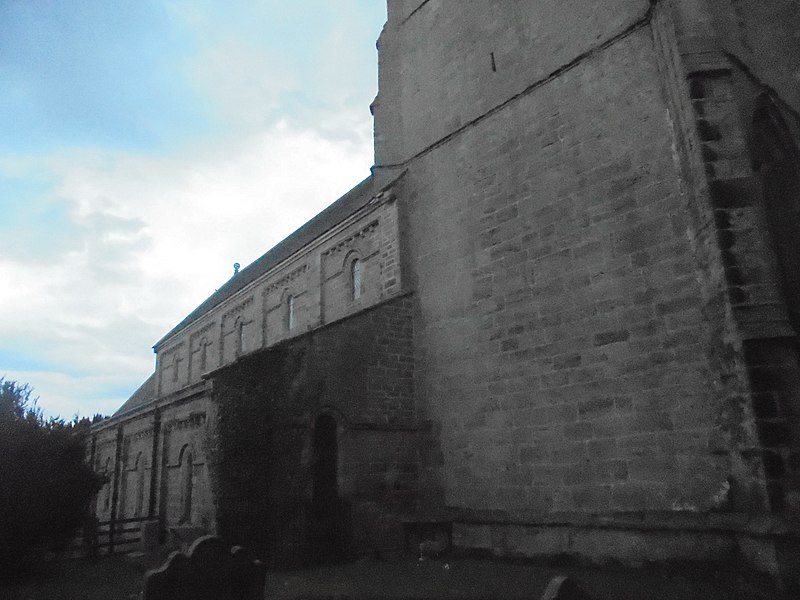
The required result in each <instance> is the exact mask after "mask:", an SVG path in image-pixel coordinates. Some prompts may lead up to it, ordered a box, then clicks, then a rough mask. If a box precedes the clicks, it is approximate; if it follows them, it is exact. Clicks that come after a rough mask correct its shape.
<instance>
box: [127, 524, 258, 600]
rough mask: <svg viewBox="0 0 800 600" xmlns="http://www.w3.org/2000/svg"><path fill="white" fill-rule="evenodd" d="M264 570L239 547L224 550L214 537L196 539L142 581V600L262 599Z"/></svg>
mask: <svg viewBox="0 0 800 600" xmlns="http://www.w3.org/2000/svg"><path fill="white" fill-rule="evenodd" d="M265 576H266V568H265V566H264V565H263V564H262V563H261V561H258V560H253V558H252V557H251V556H250V555H249V553H248V552H247V551H246V550H245V549H244V548H242V547H241V546H234V547H233V548H232V549H231V550H230V551H227V550H226V548H225V546H224V545H223V543H222V540H221V539H220V538H218V537H215V536H211V535H207V536H203V537H201V538H199V539H197V540H196V541H195V542H194V543H193V544H192V546H191V547H190V548H189V552H188V555H185V554H183V553H182V552H173V553H172V554H170V556H169V558H168V559H167V562H166V563H165V564H164V565H163V566H162V567H161V568H159V569H155V570H152V571H148V572H147V573H146V574H145V578H144V589H143V592H142V599H143V600H262V599H263V597H264V582H265Z"/></svg>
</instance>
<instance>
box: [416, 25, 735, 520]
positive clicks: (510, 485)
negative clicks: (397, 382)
mask: <svg viewBox="0 0 800 600" xmlns="http://www.w3.org/2000/svg"><path fill="white" fill-rule="evenodd" d="M409 23H410V21H409ZM673 139H674V138H673V132H672V129H671V123H670V121H669V119H668V112H667V106H666V104H665V99H664V97H663V91H662V81H661V77H660V74H659V71H658V66H657V63H656V57H655V50H654V47H653V38H652V33H651V31H650V30H649V28H641V29H638V30H635V31H633V32H631V33H630V34H629V35H627V36H625V37H623V38H620V39H618V40H617V41H616V42H615V43H613V44H611V45H609V46H608V47H604V48H602V49H601V50H598V51H597V52H596V53H594V54H592V55H591V56H588V57H586V58H585V59H584V60H582V61H581V62H579V63H578V64H576V65H575V66H574V67H572V68H570V69H569V70H567V71H565V72H564V73H563V74H561V75H560V76H559V77H557V78H554V79H552V80H551V81H548V82H545V83H543V84H542V85H541V86H539V87H536V88H534V89H532V90H531V91H530V93H528V94H525V95H523V96H521V97H519V98H518V99H516V100H514V101H513V102H512V103H510V104H509V105H508V106H506V107H505V108H504V109H503V110H502V111H498V112H496V113H493V114H491V115H489V116H487V117H486V118H485V119H483V120H482V121H480V122H478V123H476V124H475V125H474V126H473V127H470V128H468V129H466V130H464V131H463V132H461V133H459V135H457V136H456V137H454V138H453V139H451V140H449V141H448V142H447V143H446V144H443V145H442V146H441V147H439V148H436V149H433V150H431V151H430V152H429V153H427V154H425V155H423V156H422V157H420V158H419V159H417V160H416V161H414V162H413V163H412V164H411V165H410V168H409V172H408V175H407V177H406V193H407V194H408V205H407V206H405V207H404V208H405V209H406V210H407V212H408V219H409V222H410V227H409V229H408V232H407V235H408V239H407V242H406V245H407V247H408V248H409V253H410V263H411V268H410V271H409V276H410V277H412V278H413V280H414V282H415V285H416V289H417V292H418V297H419V303H420V312H421V318H420V327H419V331H418V338H417V339H418V348H419V350H418V356H417V361H418V362H417V364H418V365H419V370H418V373H419V388H418V390H419V393H420V397H421V398H424V399H425V400H426V402H427V406H428V408H429V411H430V413H429V414H430V417H432V418H434V419H436V420H440V421H441V422H442V444H443V450H444V456H445V464H444V468H443V470H442V477H443V480H444V481H445V489H446V492H447V502H448V504H451V505H454V506H462V507H471V508H492V509H517V508H523V507H525V508H528V509H532V510H540V511H544V512H549V511H575V510H577V511H592V512H598V511H618V510H644V509H650V510H684V509H686V510H696V509H707V508H710V507H712V506H713V505H714V503H715V502H717V501H718V500H716V499H717V498H719V494H720V491H721V490H723V489H725V487H726V486H727V485H728V478H729V477H730V474H731V467H730V464H729V457H728V452H729V451H730V450H731V448H730V446H728V445H726V444H727V442H725V441H722V440H720V438H719V436H716V435H715V431H716V430H717V428H718V426H719V425H720V423H719V422H718V419H719V415H720V414H721V413H722V412H723V407H722V406H720V405H719V404H718V403H717V398H716V397H712V394H711V392H710V386H709V382H711V381H714V380H715V379H718V376H717V375H716V374H715V373H714V371H713V370H712V368H711V365H710V364H709V358H708V356H707V354H706V348H707V347H709V345H712V344H715V343H717V341H716V340H713V339H711V336H712V331H711V327H710V325H709V323H708V322H707V320H706V315H705V314H704V308H705V307H704V301H703V298H702V295H701V290H700V288H699V280H700V279H702V277H703V273H702V272H699V269H698V265H697V264H696V263H695V260H694V248H693V239H694V236H695V234H694V232H693V228H694V224H693V222H692V219H691V218H690V215H689V213H688V211H687V207H686V203H685V199H684V198H683V197H682V194H681V189H680V187H679V177H680V174H679V172H678V170H677V165H676V162H675V160H674V156H673V150H672V144H673ZM719 385H724V383H722V382H721V383H720V384H719ZM740 418H741V420H742V423H739V424H737V426H741V427H743V428H744V429H745V431H747V425H748V423H747V421H748V419H749V418H750V415H748V413H747V412H746V411H745V412H744V413H742V414H741V416H740ZM720 444H721V445H722V447H718V446H719V445H720Z"/></svg>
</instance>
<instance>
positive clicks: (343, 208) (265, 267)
mask: <svg viewBox="0 0 800 600" xmlns="http://www.w3.org/2000/svg"><path fill="white" fill-rule="evenodd" d="M373 188H374V180H373V177H372V176H371V175H370V176H369V177H367V178H366V179H365V180H364V181H362V182H361V183H359V184H358V185H357V186H355V187H354V188H353V189H352V190H350V191H349V192H347V193H346V194H345V195H344V196H342V197H341V198H339V199H338V200H336V201H335V202H334V203H333V204H331V205H330V206H328V207H327V208H326V209H325V210H323V211H322V212H320V213H319V214H317V215H316V216H315V217H313V218H312V219H311V220H310V221H308V222H307V223H306V224H305V225H303V226H302V227H300V228H299V229H298V230H297V231H295V232H294V233H293V234H291V235H290V236H289V237H287V238H285V239H284V240H283V241H281V242H279V243H278V244H276V245H275V246H273V248H272V249H271V250H269V251H267V253H266V254H264V255H263V256H262V257H261V258H258V259H256V260H255V261H253V262H252V263H250V264H249V265H248V266H246V267H245V268H244V269H242V270H241V271H239V273H238V274H237V275H235V276H233V277H231V278H230V279H229V280H228V281H227V282H226V283H225V284H224V285H223V286H222V287H220V288H219V289H218V290H217V291H216V292H214V293H213V294H211V296H209V297H208V298H207V299H206V300H205V301H204V302H203V303H202V304H201V305H200V306H198V307H197V308H195V309H194V310H193V311H192V312H191V313H189V315H188V316H187V317H186V318H185V319H184V320H183V321H181V322H180V323H178V324H177V325H176V326H175V327H173V328H172V330H170V331H169V333H167V334H166V335H165V336H164V337H162V338H161V339H160V340H159V341H158V342H156V344H155V346H153V347H154V348H158V346H159V345H161V344H162V343H163V342H164V341H166V340H167V339H169V338H170V337H172V336H173V335H175V334H176V333H178V332H179V331H181V330H182V329H184V328H185V327H188V326H189V325H191V324H192V323H194V322H195V321H197V320H198V319H200V318H201V317H202V316H203V315H205V314H206V313H207V312H209V311H210V310H211V309H212V308H214V307H215V306H217V305H218V304H220V303H221V302H222V301H224V300H226V299H228V298H230V297H231V296H233V295H234V294H235V293H236V292H238V291H239V290H241V289H242V288H244V287H245V286H246V285H248V284H249V283H252V282H253V281H255V280H256V279H258V278H259V277H261V276H262V275H264V273H266V272H268V271H269V270H270V269H272V268H273V267H274V266H275V265H277V264H278V263H280V262H281V261H283V260H286V259H287V258H289V257H290V256H291V255H292V254H294V253H295V252H297V251H298V250H301V249H302V248H303V246H305V245H306V244H309V243H310V242H312V241H314V239H316V238H317V237H319V236H320V235H322V234H323V233H325V232H326V231H328V230H329V229H331V228H332V227H334V226H335V225H337V224H338V223H341V222H342V221H343V220H344V219H346V218H347V217H349V216H350V215H352V214H353V213H355V212H356V211H358V210H359V209H360V208H362V207H363V206H365V205H366V204H368V203H369V201H370V200H371V199H372V198H373V197H374V196H375V193H374V192H377V191H378V190H374V189H373ZM126 404H127V403H126ZM123 406H124V405H123ZM120 410H122V409H120Z"/></svg>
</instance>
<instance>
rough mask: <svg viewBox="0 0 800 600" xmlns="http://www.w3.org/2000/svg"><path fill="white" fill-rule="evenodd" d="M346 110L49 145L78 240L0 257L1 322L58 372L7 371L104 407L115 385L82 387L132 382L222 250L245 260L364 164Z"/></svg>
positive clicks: (218, 274)
mask: <svg viewBox="0 0 800 600" xmlns="http://www.w3.org/2000/svg"><path fill="white" fill-rule="evenodd" d="M358 122H359V121H358V119H356V118H354V117H352V116H348V115H343V116H342V117H341V120H340V123H346V124H348V130H347V132H346V133H342V134H338V135H335V136H331V137H327V136H324V135H323V134H321V133H319V132H317V131H315V130H312V129H307V128H298V127H296V126H292V125H290V124H288V123H287V122H281V123H278V124H276V125H274V126H272V127H270V128H269V129H265V130H262V131H260V132H257V133H253V134H251V135H249V136H246V137H243V138H240V139H233V138H231V139H227V140H216V141H208V142H207V143H205V144H204V145H202V146H199V147H196V148H194V149H192V150H191V151H183V152H181V153H180V154H179V155H172V156H163V157H151V156H141V155H135V154H126V153H116V154H108V153H105V154H100V153H93V152H87V151H82V152H77V153H66V154H62V155H59V156H56V157H53V158H52V159H51V160H50V163H49V164H50V170H51V174H52V176H53V177H54V178H55V179H56V181H57V185H56V186H55V188H54V194H55V195H56V197H58V198H59V199H60V200H61V201H62V202H66V203H67V204H68V206H69V207H70V212H69V214H70V218H71V219H72V221H73V222H74V224H75V225H76V226H78V227H79V228H80V232H81V236H82V237H81V240H80V242H81V243H80V244H79V245H78V247H77V249H75V250H71V251H69V252H66V253H64V254H63V255H60V256H58V258H57V259H56V260H55V261H52V262H51V263H50V264H48V265H46V266H44V267H39V268H37V269H33V268H31V266H30V265H28V264H23V263H20V262H13V261H10V260H5V261H2V260H0V276H2V277H3V278H4V279H5V280H6V281H13V282H14V285H13V288H12V287H10V286H2V287H0V331H3V337H4V338H6V339H18V340H22V341H21V342H20V351H21V352H22V353H23V354H24V353H25V351H26V349H30V350H31V353H33V352H34V350H35V352H36V354H37V357H38V359H39V360H41V361H44V362H46V363H48V364H57V365H59V366H58V370H59V371H60V373H54V372H47V371H42V372H34V371H32V370H31V371H30V372H27V371H26V372H20V371H17V372H9V373H8V375H9V377H12V378H19V380H20V381H28V382H30V383H31V385H34V386H35V387H36V389H37V393H38V394H39V395H40V396H41V398H42V400H41V403H42V406H43V407H44V408H45V409H46V410H47V411H49V412H51V413H61V414H62V416H69V415H72V414H74V413H75V412H77V411H80V412H81V413H82V414H89V413H93V412H95V411H104V412H109V411H110V410H112V409H113V408H114V405H115V404H116V405H118V404H120V403H121V402H122V401H124V400H125V396H120V397H116V398H100V399H93V397H92V394H91V391H92V390H97V389H104V388H103V386H106V387H107V386H109V385H112V383H114V382H115V385H116V386H117V387H119V386H120V385H123V384H124V385H129V386H130V389H129V390H128V392H129V393H130V392H133V391H134V390H135V388H136V387H137V386H138V385H139V383H141V382H142V381H143V380H144V379H145V378H146V377H147V375H148V374H149V373H150V372H151V371H152V366H153V354H152V351H151V349H150V346H151V345H152V344H153V343H155V342H156V341H157V340H158V339H159V338H160V337H161V335H163V334H164V333H166V331H168V330H169V329H170V328H171V327H172V326H174V325H175V324H177V323H178V322H179V321H180V320H181V319H182V318H183V317H184V316H185V315H186V314H187V313H188V312H189V311H191V310H192V309H193V308H194V307H195V306H197V305H198V304H199V303H200V302H202V301H203V300H204V299H205V298H206V297H207V296H208V295H209V294H211V293H213V291H214V289H215V288H217V287H219V286H220V285H221V284H222V283H224V282H225V281H226V280H227V279H228V278H229V277H230V275H231V274H232V264H233V263H234V262H240V263H242V265H245V264H248V263H249V262H252V261H253V260H255V259H256V258H257V257H258V256H260V255H261V254H263V253H264V252H265V251H266V250H268V249H269V248H270V247H271V246H273V245H274V244H275V243H277V242H278V241H280V240H281V239H282V238H283V237H285V236H286V235H288V234H290V233H291V232H292V231H294V230H295V229H296V228H297V227H299V226H300V225H302V223H303V222H305V221H306V220H307V219H308V218H310V217H312V216H313V215H314V214H316V213H317V212H318V211H319V210H321V209H322V208H323V207H324V206H326V205H328V204H329V203H330V202H332V201H333V200H335V199H336V198H338V197H339V196H340V195H341V194H343V193H344V192H346V191H347V190H348V189H350V188H351V187H352V186H353V185H355V184H356V183H358V182H359V181H360V180H361V179H363V178H364V177H365V176H367V175H368V174H369V171H368V168H369V165H371V162H372V161H371V158H372V156H371V147H370V146H371V145H370V139H371V138H370V130H369V129H370V128H369V125H368V123H363V121H362V124H361V125H360V127H359V126H351V124H353V123H358ZM334 129H336V128H334ZM2 369H3V365H0V373H1V372H2ZM98 386H99V387H98ZM84 399H85V400H84ZM70 403H71V404H70Z"/></svg>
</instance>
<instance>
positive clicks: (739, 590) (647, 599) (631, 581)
mask: <svg viewBox="0 0 800 600" xmlns="http://www.w3.org/2000/svg"><path fill="white" fill-rule="evenodd" d="M151 563H152V561H150V562H149V563H148V561H146V560H143V559H141V558H139V559H132V558H129V557H124V556H118V557H113V558H105V559H101V560H98V561H95V562H91V561H71V562H66V563H55V564H51V565H48V566H46V567H45V568H44V570H43V571H42V572H41V573H40V575H39V576H37V577H36V578H35V579H33V580H29V581H27V582H22V583H18V584H14V585H5V586H4V585H0V599H2V600H134V599H135V598H137V596H138V592H139V590H140V589H141V581H142V576H143V574H144V571H145V570H146V569H147V568H149V567H151V566H152V564H151ZM686 571H687V573H683V574H678V573H671V574H667V573H659V572H655V571H641V570H631V569H598V568H588V567H576V566H572V567H563V568H555V567H551V566H545V565H530V564H515V563H509V562H502V561H497V560H491V559H476V558H441V559H437V560H431V559H426V560H422V561H420V560H417V559H415V558H412V557H407V558H398V559H393V560H362V561H358V562H355V563H351V564H346V565H338V566H330V567H316V568H310V569H302V570H296V571H286V572H270V573H268V574H267V586H266V594H265V597H266V598H269V599H273V600H298V599H304V600H314V599H319V600H349V599H353V600H367V599H387V600H428V599H430V600H433V599H444V600H457V599H463V600H477V599H479V598H480V599H497V600H501V599H503V600H518V599H519V600H522V599H525V600H538V598H539V597H540V595H541V594H542V591H543V590H544V588H545V586H546V585H547V582H548V581H549V579H550V577H551V576H553V575H554V574H556V573H566V574H569V575H571V576H573V577H574V578H575V580H576V581H577V582H578V583H579V584H580V585H581V586H582V587H583V588H584V589H585V590H586V591H588V592H590V593H591V594H592V595H593V597H594V598H596V599H597V600H662V599H663V600H689V599H703V600H766V599H770V600H771V599H774V598H776V594H775V593H769V592H767V591H764V590H763V588H762V590H761V591H759V590H758V589H757V588H756V586H755V585H754V583H753V582H750V581H747V580H745V579H744V578H742V577H739V576H736V575H733V574H727V575H722V574H718V573H714V572H712V571H703V570H700V569H692V568H689V569H686Z"/></svg>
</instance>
